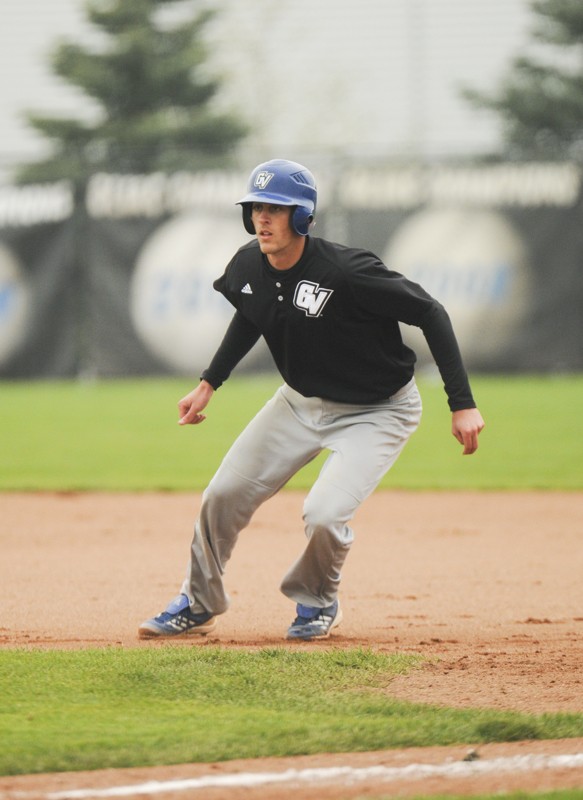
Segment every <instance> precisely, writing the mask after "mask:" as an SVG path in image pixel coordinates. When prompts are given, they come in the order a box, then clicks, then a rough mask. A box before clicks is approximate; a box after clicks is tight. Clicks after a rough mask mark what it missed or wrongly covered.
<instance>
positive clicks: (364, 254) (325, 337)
mask: <svg viewBox="0 0 583 800" xmlns="http://www.w3.org/2000/svg"><path fill="white" fill-rule="evenodd" d="M213 286H214V288H215V289H216V290H217V291H218V292H221V294H223V295H224V296H225V297H226V298H227V300H229V302H230V303H231V304H232V305H233V306H234V307H235V309H236V312H235V315H234V317H233V319H232V321H231V324H230V325H229V327H228V329H227V332H226V334H225V337H224V339H223V341H222V343H221V345H220V346H219V349H218V350H217V352H216V354H215V356H214V358H213V359H212V361H211V364H210V366H209V367H208V369H206V370H205V371H204V372H203V373H202V378H204V379H205V380H207V381H208V382H209V383H210V384H211V386H213V387H214V388H215V389H216V388H218V387H219V386H220V385H221V384H222V383H223V382H224V381H225V380H226V379H227V378H228V377H229V375H230V373H231V371H232V370H233V368H234V367H235V366H236V365H237V364H238V363H239V361H240V360H241V359H242V358H243V356H245V355H246V354H247V353H248V352H249V350H250V349H251V348H252V347H253V345H254V344H255V343H256V342H257V340H258V339H259V337H260V336H263V337H264V338H265V341H266V342H267V345H268V347H269V350H270V351H271V354H272V356H273V359H274V361H275V364H276V366H277V368H278V370H279V371H280V373H281V375H282V377H283V379H284V380H285V381H286V383H287V384H288V385H289V386H291V387H292V388H293V389H295V390H296V391H298V392H300V394H302V395H304V396H305V397H322V398H324V399H327V400H334V401H337V402H341V403H353V404H369V403H375V402H379V401H381V400H385V399H387V398H388V397H390V396H391V395H392V394H394V393H395V392H397V391H398V390H399V389H400V388H401V387H402V386H404V385H405V384H406V383H407V382H408V381H409V380H410V379H411V378H412V377H413V372H414V365H415V360H416V357H415V353H414V352H413V351H412V350H411V349H410V348H409V347H407V346H406V345H405V344H404V343H403V340H402V337H401V331H400V328H399V322H403V323H406V324H408V325H416V326H418V327H419V328H421V330H422V331H423V334H424V336H425V338H426V340H427V343H428V345H429V348H430V350H431V353H432V355H433V358H434V359H435V363H436V364H437V367H438V369H439V371H440V374H441V376H442V379H443V382H444V386H445V391H446V393H447V396H448V402H449V406H450V409H451V410H452V411H456V410H459V409H464V408H474V407H475V403H474V399H473V397H472V392H471V389H470V385H469V381H468V377H467V374H466V371H465V368H464V365H463V362H462V358H461V355H460V351H459V347H458V343H457V340H456V338H455V335H454V332H453V328H452V326H451V322H450V319H449V316H448V314H447V312H446V311H445V309H444V308H443V306H442V305H441V304H440V303H438V302H437V300H435V299H434V298H433V297H431V296H430V295H429V294H428V293H427V292H426V291H425V290H424V289H423V288H422V287H421V286H419V285H418V284H416V283H413V282H412V281H409V280H407V279H406V278H405V277H404V276H403V275H401V274H399V273H398V272H394V271H391V270H390V269H388V268H387V267H386V266H385V264H383V262H382V261H381V260H380V259H379V258H378V257H377V256H375V255H374V253H371V252H368V251H365V250H361V249H356V248H350V247H345V246H343V245H339V244H335V243H333V242H329V241H326V240H325V239H320V238H314V237H308V238H307V241H306V246H305V248H304V252H303V255H302V257H301V259H300V260H299V261H298V263H297V264H295V265H294V266H293V267H291V269H288V270H277V269H274V268H273V267H272V266H271V265H270V264H269V262H268V260H267V258H266V257H265V256H264V255H263V254H262V253H261V251H260V249H259V245H258V243H257V241H255V240H254V241H252V242H250V243H249V244H246V245H244V246H243V247H241V248H240V249H239V250H238V251H237V253H236V254H235V256H234V257H233V259H232V260H231V261H230V263H229V264H228V266H227V268H226V270H225V272H224V274H223V275H222V276H221V277H220V278H218V279H217V280H216V281H215V282H214V284H213Z"/></svg>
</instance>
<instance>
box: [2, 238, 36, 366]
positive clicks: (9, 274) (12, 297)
mask: <svg viewBox="0 0 583 800" xmlns="http://www.w3.org/2000/svg"><path fill="white" fill-rule="evenodd" d="M29 307H30V292H29V289H28V287H27V285H26V282H25V280H24V276H23V271H22V268H21V266H20V264H19V262H18V260H17V259H16V256H15V255H14V254H13V253H12V251H10V250H9V249H8V248H7V247H5V246H4V245H3V244H0V364H2V363H4V362H5V361H7V359H8V358H9V357H10V356H11V355H12V354H13V352H14V351H15V350H16V348H17V347H18V346H19V345H20V344H21V342H22V341H23V339H24V336H25V333H26V326H27V322H28V313H29Z"/></svg>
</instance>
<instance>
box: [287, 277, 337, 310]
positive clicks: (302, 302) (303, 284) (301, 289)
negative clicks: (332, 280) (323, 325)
mask: <svg viewBox="0 0 583 800" xmlns="http://www.w3.org/2000/svg"><path fill="white" fill-rule="evenodd" d="M333 291H334V289H321V288H320V284H319V283H312V281H300V283H298V285H297V286H296V291H295V294H294V306H295V307H296V308H299V309H300V310H301V311H304V312H305V313H306V316H307V317H319V316H320V314H321V313H322V309H323V308H324V306H325V305H326V303H327V302H328V300H329V299H330V295H331V294H332V292H333Z"/></svg>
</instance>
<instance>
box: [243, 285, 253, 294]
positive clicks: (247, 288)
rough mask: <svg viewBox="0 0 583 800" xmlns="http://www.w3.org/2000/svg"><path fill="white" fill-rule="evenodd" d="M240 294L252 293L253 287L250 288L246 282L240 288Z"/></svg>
mask: <svg viewBox="0 0 583 800" xmlns="http://www.w3.org/2000/svg"><path fill="white" fill-rule="evenodd" d="M241 294H253V289H252V288H251V286H250V284H248V283H246V284H245V286H243V288H242V289H241Z"/></svg>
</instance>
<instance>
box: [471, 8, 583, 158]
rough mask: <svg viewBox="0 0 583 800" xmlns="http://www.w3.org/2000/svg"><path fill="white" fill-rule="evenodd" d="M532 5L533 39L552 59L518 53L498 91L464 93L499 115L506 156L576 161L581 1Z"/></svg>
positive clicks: (581, 134)
mask: <svg viewBox="0 0 583 800" xmlns="http://www.w3.org/2000/svg"><path fill="white" fill-rule="evenodd" d="M531 9H532V11H533V13H534V14H535V15H537V20H536V22H535V26H534V29H533V37H534V40H535V41H537V42H540V43H542V44H543V45H544V46H545V47H546V48H549V53H550V55H551V58H549V59H548V60H540V59H538V58H535V57H532V56H530V57H529V56H526V55H523V56H519V57H518V58H516V59H515V60H514V61H513V63H512V67H511V69H510V71H509V73H508V74H507V75H506V77H505V78H504V79H503V80H502V82H501V84H500V86H499V90H498V93H497V94H496V95H488V94H484V93H481V92H479V91H475V90H471V89H466V90H465V91H464V93H463V94H464V96H465V97H466V99H467V100H468V101H469V102H470V103H472V104H473V105H474V106H475V107H477V108H483V109H487V110H490V111H493V112H496V113H497V114H498V115H499V116H500V117H501V119H502V122H503V136H504V140H505V143H506V145H507V148H508V151H509V155H510V156H512V157H514V158H517V159H532V160H544V159H546V160H549V159H550V160H562V159H567V158H573V159H579V160H580V159H581V158H583V3H582V2H581V0H533V2H531ZM551 51H552V52H551ZM552 56H554V58H552ZM557 56H559V60H557Z"/></svg>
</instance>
